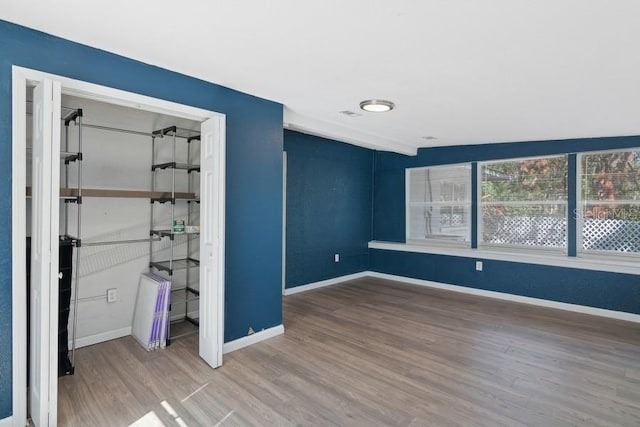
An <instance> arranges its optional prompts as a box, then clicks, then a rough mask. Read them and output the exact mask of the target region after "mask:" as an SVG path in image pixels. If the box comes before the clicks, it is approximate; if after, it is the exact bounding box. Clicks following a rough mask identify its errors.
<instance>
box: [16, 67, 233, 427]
mask: <svg viewBox="0 0 640 427" xmlns="http://www.w3.org/2000/svg"><path fill="white" fill-rule="evenodd" d="M50 80H53V82H54V83H53V86H52V87H53V88H54V96H53V98H55V87H56V82H58V84H59V88H60V89H59V99H58V100H55V99H54V102H53V103H52V104H51V105H50V106H49V107H46V108H49V110H50V113H51V116H52V120H50V121H49V122H47V120H46V114H49V112H48V111H49V110H47V109H46V108H45V110H42V106H41V105H40V104H41V102H40V101H39V99H40V100H41V99H45V103H46V102H47V100H46V96H45V97H42V96H40V95H38V94H37V91H38V90H40V89H41V87H42V85H43V84H44V83H46V81H50ZM43 82H44V83H43ZM45 86H46V85H45ZM49 86H51V85H49ZM16 88H17V89H18V90H16ZM34 88H35V89H34ZM45 90H46V87H45ZM34 91H35V92H34ZM38 96H40V98H38ZM13 106H14V112H17V113H20V112H21V115H22V117H21V118H17V117H16V114H14V137H13V144H14V147H13V149H14V150H13V152H14V154H13V165H14V178H16V179H14V194H13V202H14V205H13V214H14V216H15V217H14V218H13V224H12V227H13V232H14V234H13V243H14V245H13V250H14V256H13V260H12V262H13V267H14V268H13V274H14V280H13V288H14V301H13V304H14V305H13V311H14V319H13V323H14V324H13V326H14V338H13V341H14V342H13V346H14V352H13V355H14V381H13V390H14V416H16V417H17V419H23V420H25V421H26V418H27V401H30V414H29V415H30V416H31V418H32V420H33V422H34V424H35V425H36V426H38V425H46V424H49V425H55V422H56V415H57V408H56V405H57V381H58V380H57V377H58V375H73V374H74V371H75V370H76V369H77V360H76V350H77V349H78V348H81V347H84V346H88V345H94V344H99V343H101V342H104V341H108V340H111V339H115V338H119V337H124V336H127V335H132V336H134V337H135V338H136V341H137V342H135V341H133V340H130V341H131V343H132V344H133V345H140V346H142V347H143V348H144V349H145V350H148V351H162V349H163V348H165V347H166V346H170V345H171V343H172V341H174V340H178V339H181V338H183V337H186V336H189V335H195V334H197V335H198V336H199V339H198V340H197V345H198V349H197V350H196V352H197V353H198V354H200V356H201V357H202V358H203V359H204V360H205V361H206V362H207V363H208V364H209V365H210V366H212V367H217V366H219V365H220V364H221V363H222V340H223V334H222V330H223V329H222V327H223V325H222V322H223V295H224V144H225V135H224V116H223V115H220V114H217V113H212V112H208V111H205V110H200V109H196V108H192V107H187V106H183V105H179V104H174V103H170V102H166V101H161V100H156V99H153V98H148V97H144V96H140V95H135V94H129V93H125V92H121V91H117V90H114V89H109V88H104V87H100V86H96V85H91V84H87V83H83V82H78V81H74V80H70V79H65V78H63V77H58V76H50V75H47V74H44V73H39V72H35V71H31V70H26V69H21V68H19V67H14V103H13ZM42 111H45V120H44V124H43V123H42ZM38 120H40V121H39V122H37V123H34V121H38ZM38 123H40V124H38ZM43 129H44V131H43ZM43 137H44V141H45V143H44V144H43ZM47 138H49V139H47ZM56 139H57V140H56ZM51 141H55V143H53V142H51ZM47 144H50V146H49V148H47V147H46V146H47ZM43 147H44V151H43ZM20 150H22V152H21V153H20ZM47 150H49V151H48V152H47ZM47 162H48V163H49V165H47ZM43 167H44V168H43ZM49 178H50V179H49ZM48 179H49V181H50V182H49V188H48V187H47V185H48V184H47V180H48ZM38 183H40V184H38ZM20 196H22V198H21V197H20ZM43 201H44V202H45V203H43ZM47 201H48V202H49V204H47V203H46V202H47ZM47 207H48V208H49V209H47ZM54 210H55V212H54ZM54 213H55V214H54ZM201 232H202V233H201ZM47 235H48V236H54V237H55V242H54V239H53V237H51V239H50V240H51V243H50V259H49V261H50V264H51V265H53V264H55V265H56V268H54V267H51V268H50V269H49V271H48V272H47V271H46V269H42V265H41V264H40V263H45V262H46V261H47V259H44V260H43V259H42V257H41V256H39V255H38V252H37V251H38V249H37V247H44V248H46V242H44V244H43V239H44V238H46V236H47ZM43 236H44V237H43ZM32 240H33V242H34V244H33V245H32V243H31V241H32ZM38 245H39V246H38ZM34 246H35V248H34ZM17 252H20V253H21V254H22V256H20V255H19V254H18V253H17ZM44 252H47V251H46V250H45V251H44ZM32 254H35V258H34V257H33V256H32ZM40 255H41V254H40ZM20 263H22V265H20ZM36 265H38V266H40V267H39V268H38V269H37V270H36V271H35V272H36V273H38V274H36V279H37V280H38V281H39V283H40V284H47V283H48V285H49V288H48V290H47V291H46V292H42V293H41V292H40V291H39V290H38V289H36V293H35V296H34V294H33V292H30V291H29V288H30V287H31V288H33V283H32V282H31V281H32V279H34V277H33V275H32V267H34V266H36ZM58 267H59V268H58ZM43 272H44V273H43ZM47 273H50V274H49V275H48V276H47V275H46V274H47ZM20 278H22V279H20ZM47 281H48V282H47ZM27 284H29V287H28V286H27ZM42 289H44V287H43V288H42ZM27 296H28V297H27ZM34 298H36V299H37V300H38V303H37V304H36V303H34ZM34 310H35V312H34ZM43 325H45V326H44V327H43ZM38 328H40V329H38ZM34 336H35V337H36V338H37V339H34ZM45 338H46V339H45ZM194 342H195V341H194ZM27 343H28V344H27ZM27 353H28V356H27ZM27 360H30V361H29V362H28V361H27ZM47 382H48V384H45V383H47ZM27 385H29V388H28V389H27ZM38 388H39V389H40V392H39V393H36V394H37V395H36V396H34V390H36V389H38ZM27 391H28V393H27ZM34 399H35V400H36V401H37V402H35V405H34ZM34 406H37V408H35V407H34Z"/></svg>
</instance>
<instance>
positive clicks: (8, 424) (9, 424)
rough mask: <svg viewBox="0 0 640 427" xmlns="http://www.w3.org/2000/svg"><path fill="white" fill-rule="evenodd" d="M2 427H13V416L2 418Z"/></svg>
mask: <svg viewBox="0 0 640 427" xmlns="http://www.w3.org/2000/svg"><path fill="white" fill-rule="evenodd" d="M0 427H13V417H7V418H3V419H1V420H0Z"/></svg>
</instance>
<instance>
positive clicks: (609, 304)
mask: <svg viewBox="0 0 640 427" xmlns="http://www.w3.org/2000/svg"><path fill="white" fill-rule="evenodd" d="M370 259H371V266H370V269H371V271H377V272H380V273H386V274H395V275H398V276H404V277H412V278H415V279H422V280H430V281H434V282H440V283H448V284H452V285H460V286H467V287H471V288H477V289H484V290H489V291H496V292H504V293H508V294H514V295H522V296H527V297H533V298H542V299H546V300H551V301H559V302H565V303H570V304H579V305H585V306H590V307H597V308H604V309H608V310H617V311H626V312H629V313H636V314H640V276H636V275H631V274H620V273H609V272H603V271H591V270H581V269H575V268H564V267H551V266H545V265H536V264H525V263H516V262H507V261H496V260H486V259H485V260H483V262H482V263H483V266H482V271H476V270H475V262H476V260H482V254H481V253H480V254H479V256H478V258H464V257H455V256H447V255H432V254H423V253H414V252H399V251H387V250H379V249H372V250H371V252H370Z"/></svg>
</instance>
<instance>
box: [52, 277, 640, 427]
mask: <svg viewBox="0 0 640 427" xmlns="http://www.w3.org/2000/svg"><path fill="white" fill-rule="evenodd" d="M558 286H561V285H560V284H558ZM284 325H285V335H283V336H280V337H276V338H272V339H270V340H267V341H264V342H261V343H259V344H256V345H253V346H251V347H247V348H244V349H241V350H237V351H235V352H233V353H230V354H227V355H225V357H224V364H223V366H222V367H221V368H219V369H216V370H213V369H210V368H208V366H207V365H206V364H205V363H204V362H203V361H201V360H200V359H199V358H198V356H197V336H191V337H188V338H185V339H182V340H176V341H175V342H174V343H173V345H172V346H171V347H170V348H168V349H166V350H162V351H158V352H153V353H148V352H146V351H144V350H143V349H142V348H141V347H140V346H139V345H138V344H137V343H136V342H135V341H134V340H133V339H132V338H131V337H126V338H122V339H118V340H114V341H110V342H106V343H102V344H99V345H95V346H91V347H87V348H83V349H80V350H78V353H77V356H76V366H77V367H76V374H75V376H72V377H64V378H62V379H60V381H59V384H60V386H59V425H61V426H110V427H111V426H128V425H131V424H133V425H134V426H190V427H194V426H218V425H221V426H252V425H255V426H278V425H282V426H289V425H305V426H315V425H318V426H325V425H327V426H335V425H339V426H348V425H357V426H386V425H389V426H411V427H414V426H545V427H546V426H640V325H639V324H635V323H627V322H622V321H614V320H610V319H605V318H599V317H591V316H587V315H581V314H575V313H567V312H562V311H556V310H552V309H546V308H540V307H533V306H528V305H522V304H516V303H510V302H504V301H499V300H493V299H487V298H481V297H476V296H469V295H464V294H459V293H453V292H447V291H441V290H434V289H428V288H422V287H417V286H412V285H406V284H400V283H396V282H391V281H387V280H381V279H359V280H354V281H351V282H347V283H344V284H341V285H336V286H331V287H327V288H322V289H318V290H315V291H310V292H305V293H300V294H296V295H292V296H288V297H286V298H285V299H284Z"/></svg>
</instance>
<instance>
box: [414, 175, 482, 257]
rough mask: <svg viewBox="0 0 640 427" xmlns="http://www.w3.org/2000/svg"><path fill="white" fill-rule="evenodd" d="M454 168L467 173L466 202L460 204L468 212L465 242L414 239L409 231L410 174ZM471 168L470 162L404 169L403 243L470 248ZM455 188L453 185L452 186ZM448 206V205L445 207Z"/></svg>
mask: <svg viewBox="0 0 640 427" xmlns="http://www.w3.org/2000/svg"><path fill="white" fill-rule="evenodd" d="M456 167H465V168H467V169H468V171H469V176H468V181H467V182H466V183H465V185H466V189H467V192H468V198H467V200H466V201H465V202H464V203H462V205H463V206H464V209H465V211H468V212H469V219H468V230H467V234H466V235H465V240H462V241H460V240H447V239H437V238H428V237H425V238H424V239H415V238H412V237H411V236H410V229H411V209H410V208H411V172H412V171H416V170H425V169H436V168H442V169H445V168H456ZM472 170H473V167H472V162H463V163H447V164H439V165H430V166H417V167H413V168H405V242H406V243H407V244H412V245H422V246H440V247H450V248H471V243H472V240H473V226H472V224H473V191H472V185H473V177H472V176H471V173H472ZM454 186H455V185H454ZM454 204H455V202H454V201H452V203H451V205H454ZM447 206H448V205H447Z"/></svg>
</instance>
